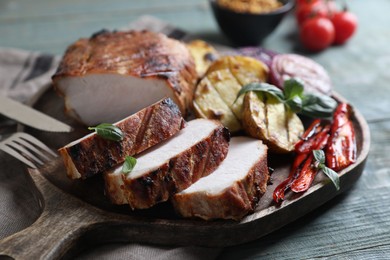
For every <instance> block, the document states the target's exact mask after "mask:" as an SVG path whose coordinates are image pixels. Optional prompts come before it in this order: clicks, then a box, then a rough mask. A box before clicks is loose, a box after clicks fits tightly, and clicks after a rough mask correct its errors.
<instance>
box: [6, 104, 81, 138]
mask: <svg viewBox="0 0 390 260" xmlns="http://www.w3.org/2000/svg"><path fill="white" fill-rule="evenodd" d="M0 114H3V115H5V116H6V117H9V118H11V119H14V120H16V121H18V122H20V123H23V124H25V125H28V126H31V127H33V128H36V129H39V130H43V131H49V132H70V131H72V130H73V129H72V127H70V126H68V125H66V124H64V123H62V122H60V121H58V120H56V119H54V118H51V117H49V116H48V115H45V114H44V113H42V112H39V111H37V110H34V109H33V108H31V107H29V106H26V105H24V104H21V103H19V102H17V101H14V100H12V99H10V98H7V97H5V96H0Z"/></svg>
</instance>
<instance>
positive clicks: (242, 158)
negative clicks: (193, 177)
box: [172, 137, 269, 220]
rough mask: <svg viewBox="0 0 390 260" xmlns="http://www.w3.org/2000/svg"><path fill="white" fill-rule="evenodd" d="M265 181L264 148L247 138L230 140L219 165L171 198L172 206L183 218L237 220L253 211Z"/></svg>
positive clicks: (264, 189)
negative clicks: (225, 153) (224, 156)
mask: <svg viewBox="0 0 390 260" xmlns="http://www.w3.org/2000/svg"><path fill="white" fill-rule="evenodd" d="M268 178H269V174H268V166H267V146H265V145H264V144H263V143H262V142H261V141H259V140H256V139H252V138H249V137H233V138H232V140H231V142H230V147H229V152H228V155H227V157H226V159H225V160H224V161H223V162H222V163H221V165H220V166H219V167H218V168H217V169H216V170H215V171H214V172H213V173H211V174H210V175H208V176H206V177H203V178H201V179H200V180H199V181H197V182H196V183H194V184H193V185H191V186H190V187H189V188H187V189H185V190H183V191H181V192H179V193H177V194H176V195H174V196H173V200H172V201H173V205H174V207H175V210H176V211H177V212H178V213H179V214H180V215H182V216H184V217H199V218H202V219H205V220H210V219H217V218H222V219H234V220H240V219H241V218H242V217H244V216H245V215H246V214H248V213H249V212H252V211H253V210H254V208H255V206H256V205H257V203H258V202H259V199H260V198H261V196H262V195H263V194H264V193H265V191H266V188H267V182H268Z"/></svg>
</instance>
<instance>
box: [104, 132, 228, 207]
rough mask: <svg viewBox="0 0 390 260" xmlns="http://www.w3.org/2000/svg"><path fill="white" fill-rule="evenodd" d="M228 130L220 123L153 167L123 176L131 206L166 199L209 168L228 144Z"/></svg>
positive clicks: (111, 193)
mask: <svg viewBox="0 0 390 260" xmlns="http://www.w3.org/2000/svg"><path fill="white" fill-rule="evenodd" d="M229 140H230V134H229V131H228V130H227V129H226V128H225V127H223V126H222V125H220V126H219V127H217V128H216V129H215V130H214V131H213V132H212V134H211V135H210V136H208V137H207V138H204V139H203V140H199V142H198V143H197V144H196V145H194V146H192V147H191V148H190V149H187V150H185V151H183V152H182V153H180V154H179V155H177V156H175V157H173V158H171V159H170V160H169V161H167V162H166V163H165V164H163V165H161V167H159V168H158V169H157V170H155V171H151V172H149V173H147V174H144V175H143V176H142V177H139V178H136V179H128V178H126V177H125V176H123V181H124V187H123V189H124V191H125V192H124V194H126V195H125V196H127V202H128V203H129V205H130V207H131V208H132V209H144V208H150V207H152V206H153V205H155V204H157V203H158V202H163V201H167V200H168V199H169V198H170V197H171V196H172V195H173V194H175V193H177V192H180V191H182V190H184V189H186V188H187V187H189V186H190V185H191V184H192V183H194V182H196V181H197V180H198V179H199V178H201V177H203V176H206V175H208V174H210V173H211V172H213V171H214V170H215V169H216V168H217V167H218V165H219V164H220V163H221V162H222V161H223V160H224V159H225V157H226V154H227V152H228V147H229ZM105 176H106V188H107V189H106V194H107V195H108V196H109V197H110V198H112V199H113V202H115V201H116V200H117V199H118V198H116V191H112V190H110V189H109V188H110V186H109V182H108V181H109V180H108V179H107V178H109V176H107V175H105Z"/></svg>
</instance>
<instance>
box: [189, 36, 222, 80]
mask: <svg viewBox="0 0 390 260" xmlns="http://www.w3.org/2000/svg"><path fill="white" fill-rule="evenodd" d="M187 48H188V49H189V51H190V53H191V55H192V57H193V58H194V62H195V69H196V73H197V74H198V77H199V78H202V77H203V76H204V74H205V73H206V71H207V69H208V68H209V66H210V65H211V63H213V61H215V60H216V59H218V56H219V55H218V52H217V50H216V49H214V47H213V46H211V45H210V44H208V43H207V42H205V41H202V40H193V41H191V42H189V43H187Z"/></svg>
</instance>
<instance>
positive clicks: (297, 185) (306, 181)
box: [291, 126, 330, 192]
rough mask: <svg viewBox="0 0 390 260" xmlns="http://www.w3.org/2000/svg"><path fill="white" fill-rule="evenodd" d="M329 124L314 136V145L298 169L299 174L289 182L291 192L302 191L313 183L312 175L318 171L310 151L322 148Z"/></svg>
mask: <svg viewBox="0 0 390 260" xmlns="http://www.w3.org/2000/svg"><path fill="white" fill-rule="evenodd" d="M329 128H330V127H329V126H327V127H324V129H323V130H322V131H321V132H320V133H318V135H317V136H316V142H315V146H314V147H313V149H312V150H311V152H310V155H309V157H308V158H307V159H306V161H305V162H304V164H303V167H302V169H301V170H300V173H299V175H298V176H297V177H296V179H295V180H294V181H293V182H292V183H291V190H292V191H293V192H303V191H306V190H308V189H309V187H310V185H311V184H312V183H313V180H314V177H315V176H316V174H317V173H318V170H319V169H318V168H317V166H316V165H315V160H314V156H313V153H312V151H313V150H322V149H323V148H324V147H325V146H326V144H327V143H328V139H329V134H328V132H329Z"/></svg>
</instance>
